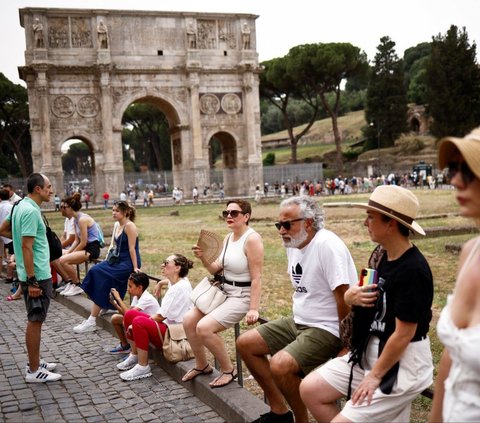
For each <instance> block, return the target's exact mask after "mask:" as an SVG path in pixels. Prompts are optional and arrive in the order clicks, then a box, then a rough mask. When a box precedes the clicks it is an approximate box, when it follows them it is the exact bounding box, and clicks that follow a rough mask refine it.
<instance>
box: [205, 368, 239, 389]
mask: <svg viewBox="0 0 480 423" xmlns="http://www.w3.org/2000/svg"><path fill="white" fill-rule="evenodd" d="M224 375H228V376H230V378H229V379H228V380H227V382H224V383H222V384H220V385H215V383H216V382H218V380H220V378H221V377H222V376H224ZM236 378H237V372H236V371H235V368H234V369H232V371H231V372H223V373H222V374H221V375H220V376H218V377H217V378H215V379H213V381H212V382H211V383H210V384H209V385H210V388H212V389H215V388H223V387H224V386H227V385H228V384H230V383H232V382H233V381H234V380H235V379H236Z"/></svg>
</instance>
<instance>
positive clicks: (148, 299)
mask: <svg viewBox="0 0 480 423" xmlns="http://www.w3.org/2000/svg"><path fill="white" fill-rule="evenodd" d="M149 283H150V280H149V278H148V276H147V275H146V274H145V273H141V272H138V273H132V274H131V275H130V277H129V278H128V288H127V291H128V293H129V294H130V297H131V298H132V302H131V307H128V305H126V304H125V303H124V302H123V300H122V298H121V297H120V294H119V292H118V291H117V290H116V289H115V288H112V290H111V292H110V302H111V303H112V305H113V306H114V307H115V308H116V309H117V311H118V313H115V314H114V315H113V316H112V320H111V322H112V325H113V327H114V328H115V332H117V335H118V338H119V339H120V344H119V345H118V346H116V347H115V348H113V349H111V350H110V354H128V353H130V344H129V343H128V341H127V337H126V335H125V331H124V327H123V316H124V315H125V313H126V312H127V311H128V310H130V309H134V310H138V311H141V312H143V313H145V314H147V315H149V316H152V315H155V314H157V313H158V312H159V310H160V305H159V304H158V300H157V299H156V298H155V297H154V296H153V295H152V294H150V292H148V291H147V288H148V286H149Z"/></svg>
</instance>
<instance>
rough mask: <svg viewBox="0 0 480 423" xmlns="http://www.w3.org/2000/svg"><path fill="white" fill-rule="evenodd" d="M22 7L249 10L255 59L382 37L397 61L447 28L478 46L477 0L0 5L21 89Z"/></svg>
mask: <svg viewBox="0 0 480 423" xmlns="http://www.w3.org/2000/svg"><path fill="white" fill-rule="evenodd" d="M23 7H58V8H65V7H69V8H84V9H136V10H160V11H188V12H203V11H205V12H219V13H220V12H226V13H251V14H255V15H259V18H258V19H257V22H256V30H257V51H258V53H259V59H260V61H264V60H269V59H273V58H274V57H281V56H284V55H285V54H287V53H288V50H289V49H290V48H291V47H294V46H296V45H299V44H305V43H316V42H325V43H327V42H349V43H352V44H353V45H356V46H357V47H359V48H361V49H362V50H364V51H365V52H366V53H367V55H368V58H369V60H373V58H374V56H375V52H376V47H377V45H378V44H379V41H380V38H381V37H382V36H384V35H388V36H389V37H390V38H391V39H392V40H393V41H394V42H395V43H396V51H397V54H398V55H399V56H403V52H404V51H405V49H407V48H409V47H413V46H415V45H417V44H418V43H421V42H424V41H431V39H432V36H433V35H437V34H439V33H441V34H445V33H446V32H447V30H448V28H449V27H450V25H452V24H453V25H456V26H458V27H466V29H467V32H468V34H469V39H470V43H472V42H473V41H475V42H476V43H477V44H478V42H480V23H479V18H480V1H479V0H456V1H454V0H402V1H400V0H397V1H393V0H343V1H332V0H293V1H290V0H289V1H287V0H174V1H168V2H166V1H164V0H2V2H1V4H0V28H1V35H2V36H1V37H0V51H1V55H0V56H1V57H0V72H2V73H4V74H5V75H6V77H7V78H9V79H10V80H11V81H13V82H15V83H21V84H22V85H25V83H24V82H23V81H20V79H19V78H18V71H17V67H18V66H22V65H23V64H24V55H23V53H24V50H25V30H24V28H22V27H21V26H20V20H19V14H18V9H19V8H23ZM479 50H480V48H478V46H477V57H480V54H479V53H480V52H479ZM479 61H480V60H479Z"/></svg>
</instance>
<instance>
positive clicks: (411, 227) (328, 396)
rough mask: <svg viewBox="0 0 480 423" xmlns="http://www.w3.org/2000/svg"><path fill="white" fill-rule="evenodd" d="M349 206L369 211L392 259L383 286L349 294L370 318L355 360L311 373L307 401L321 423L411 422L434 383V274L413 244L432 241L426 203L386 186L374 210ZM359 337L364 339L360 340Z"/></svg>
mask: <svg viewBox="0 0 480 423" xmlns="http://www.w3.org/2000/svg"><path fill="white" fill-rule="evenodd" d="M348 205H349V206H351V207H358V208H363V209H366V213H367V217H366V219H365V222H364V225H365V226H366V227H367V229H368V234H369V236H370V238H371V240H372V241H374V242H376V243H378V244H379V245H380V246H381V247H382V248H383V250H384V254H383V255H382V256H381V258H380V259H379V260H378V262H377V264H376V272H377V273H376V275H377V278H376V279H375V280H376V282H375V283H374V284H372V285H364V286H360V283H358V284H355V285H354V286H352V287H351V288H350V289H348V290H347V291H346V293H345V302H346V303H347V304H348V305H350V306H355V308H354V309H355V311H354V316H356V315H357V310H360V311H361V313H360V314H361V315H362V316H363V322H360V321H359V320H356V319H355V317H354V320H353V336H352V339H353V342H352V350H351V352H350V353H349V354H346V355H344V356H342V357H337V358H335V359H333V360H331V361H329V362H328V363H326V364H325V365H324V366H323V367H320V368H319V369H317V370H316V371H314V372H312V373H310V374H309V375H308V376H307V377H306V378H305V379H304V380H303V382H302V384H301V385H300V395H301V397H302V399H303V401H304V402H305V405H306V406H307V408H308V409H309V410H310V412H311V413H312V414H313V416H314V417H315V418H316V419H317V420H318V421H331V420H333V419H335V421H354V422H360V421H390V422H393V421H409V415H410V406H411V402H412V401H413V399H414V398H415V397H416V396H417V395H418V394H419V393H421V392H422V391H423V390H424V389H426V388H427V387H428V386H430V384H431V383H432V376H433V365H432V355H431V351H430V341H429V339H428V337H427V333H428V329H429V324H430V320H431V318H432V311H431V306H432V300H433V279H432V273H431V271H430V267H429V265H428V263H427V261H426V260H425V257H424V256H423V255H422V254H421V252H420V251H419V250H418V248H417V247H416V246H415V245H414V244H413V243H412V242H411V240H410V239H409V235H410V233H411V232H413V233H415V234H419V235H425V231H424V230H423V229H422V228H421V226H420V225H419V224H418V223H417V222H416V221H415V219H416V218H417V214H418V208H419V205H418V201H417V198H416V197H415V195H413V194H412V192H410V191H409V190H407V189H405V188H401V187H399V186H396V185H382V186H379V187H377V188H376V189H375V191H374V192H373V193H372V194H371V196H370V198H369V201H368V203H367V204H359V203H350V204H348ZM377 248H378V247H377ZM370 273H372V274H375V272H374V271H373V272H372V271H370ZM368 310H371V312H368ZM361 323H363V325H361ZM360 326H362V327H363V326H366V330H365V331H364V332H362V330H361V329H362V327H360ZM359 332H360V333H363V334H364V335H363V336H360V337H359V336H358V335H357V336H356V334H358V333H359ZM350 393H351V397H350ZM343 396H347V399H348V400H347V402H346V404H345V407H344V408H343V409H342V410H341V411H340V410H339V409H338V407H337V405H336V400H337V399H339V398H341V397H343Z"/></svg>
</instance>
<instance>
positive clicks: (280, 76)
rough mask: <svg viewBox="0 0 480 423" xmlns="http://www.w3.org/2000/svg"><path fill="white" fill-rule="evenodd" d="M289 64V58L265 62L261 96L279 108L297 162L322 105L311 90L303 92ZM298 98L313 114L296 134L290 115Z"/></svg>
mask: <svg viewBox="0 0 480 423" xmlns="http://www.w3.org/2000/svg"><path fill="white" fill-rule="evenodd" d="M288 64H289V58H288V56H286V57H282V58H277V59H273V60H269V61H267V62H263V63H262V66H263V68H264V71H263V72H262V73H261V74H260V96H261V97H262V98H265V99H268V100H269V101H270V102H271V104H273V105H274V106H275V107H277V108H278V110H279V111H280V113H281V114H282V117H283V126H284V128H285V129H286V130H287V132H288V137H289V139H290V146H291V150H292V162H293V163H296V162H297V144H298V141H299V140H300V139H301V138H302V137H303V136H304V135H305V134H306V133H307V132H308V130H309V129H310V128H311V126H312V125H313V123H314V122H315V120H316V119H317V118H318V112H319V110H320V108H321V105H320V103H319V101H318V99H317V97H316V95H315V93H314V92H313V91H311V90H307V91H305V90H302V89H299V87H298V78H297V77H296V75H294V74H290V73H288V72H287V69H288ZM295 96H297V98H298V97H299V98H301V99H302V100H303V101H304V102H305V103H306V104H307V105H308V106H309V107H310V108H311V114H310V118H309V120H308V122H307V124H306V126H305V127H304V128H303V129H302V130H301V131H299V132H297V133H294V131H293V128H294V127H295V126H296V125H295V122H294V121H293V120H292V114H291V113H290V107H289V106H290V100H291V98H293V97H295Z"/></svg>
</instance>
